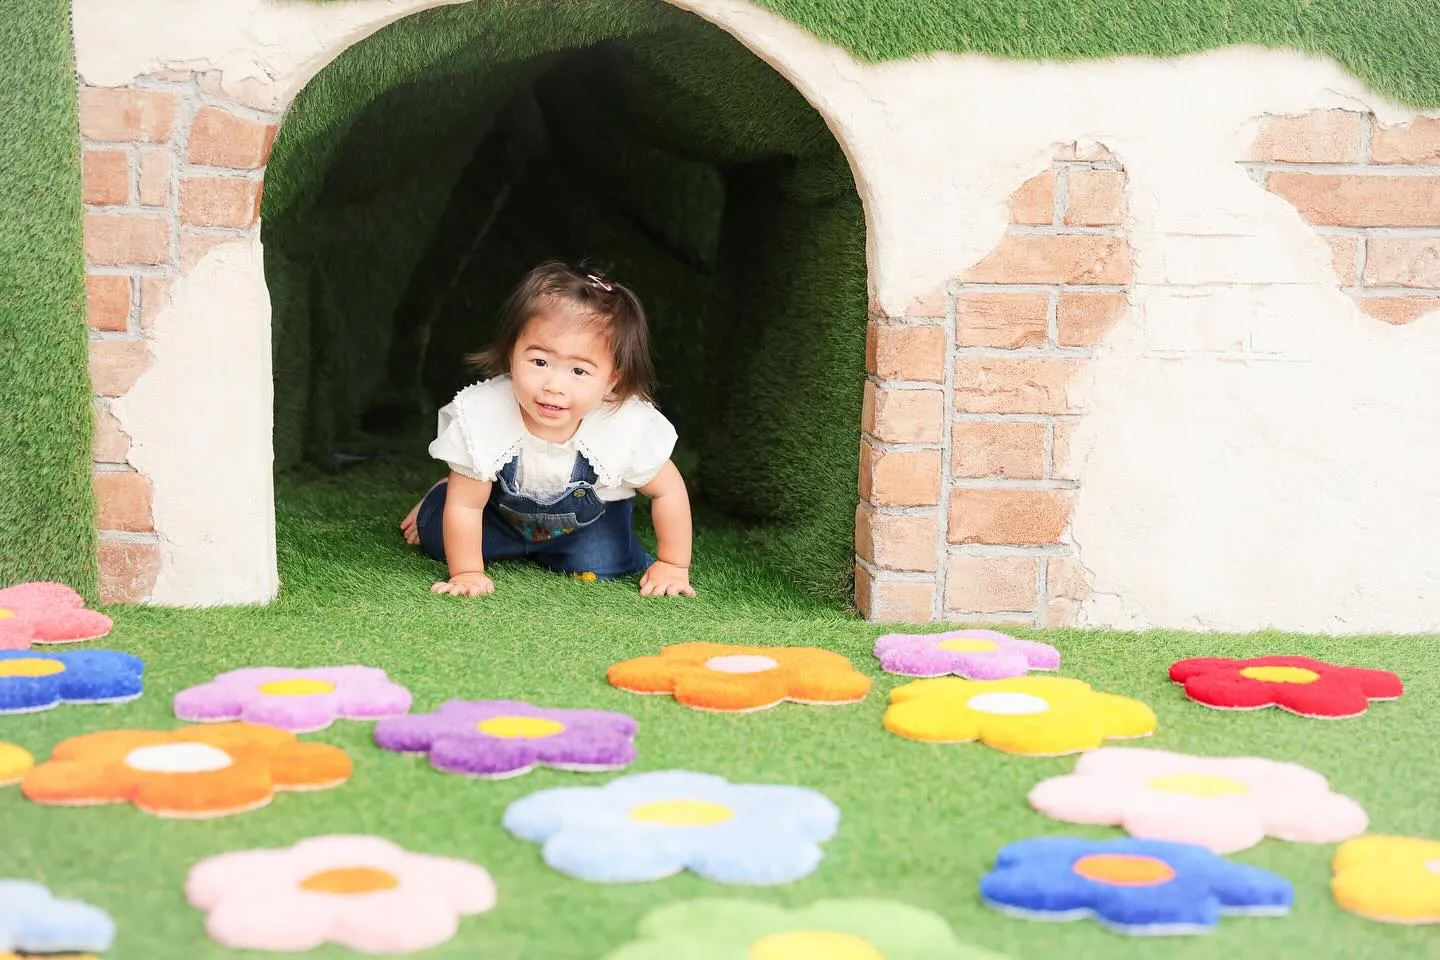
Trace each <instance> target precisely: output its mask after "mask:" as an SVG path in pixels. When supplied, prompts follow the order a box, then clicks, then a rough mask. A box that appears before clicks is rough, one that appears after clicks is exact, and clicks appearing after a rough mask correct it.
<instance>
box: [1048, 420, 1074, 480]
mask: <svg viewBox="0 0 1440 960" xmlns="http://www.w3.org/2000/svg"><path fill="white" fill-rule="evenodd" d="M1079 426H1080V424H1079V422H1078V421H1076V420H1056V421H1055V426H1054V431H1055V436H1054V439H1053V440H1052V442H1051V444H1050V459H1051V465H1050V475H1051V477H1053V478H1054V479H1056V480H1079V479H1080V465H1079V464H1078V463H1071V462H1070V445H1071V442H1072V441H1073V440H1074V439H1075V430H1076V429H1077V428H1078V427H1079Z"/></svg>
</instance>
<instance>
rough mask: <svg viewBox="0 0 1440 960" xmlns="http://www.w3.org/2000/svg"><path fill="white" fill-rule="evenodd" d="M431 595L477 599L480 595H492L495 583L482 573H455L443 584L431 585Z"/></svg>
mask: <svg viewBox="0 0 1440 960" xmlns="http://www.w3.org/2000/svg"><path fill="white" fill-rule="evenodd" d="M430 592H431V593H448V594H452V595H453V596H457V597H478V596H479V595H480V594H482V593H494V592H495V581H493V580H491V579H490V578H489V577H487V576H486V575H485V574H483V573H457V574H456V575H455V576H453V577H451V578H450V579H449V580H448V581H447V582H445V583H437V584H433V585H432V586H431V587H430Z"/></svg>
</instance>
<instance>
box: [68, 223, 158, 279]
mask: <svg viewBox="0 0 1440 960" xmlns="http://www.w3.org/2000/svg"><path fill="white" fill-rule="evenodd" d="M85 257H86V259H87V260H89V261H90V263H91V264H93V265H95V266H97V267H118V266H125V265H127V264H148V265H151V266H158V265H160V264H163V263H168V262H169V261H170V223H169V220H168V219H167V218H166V217H165V216H164V215H163V214H158V213H87V214H85Z"/></svg>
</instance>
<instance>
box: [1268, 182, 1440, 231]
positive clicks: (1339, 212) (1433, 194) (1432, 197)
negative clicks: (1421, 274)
mask: <svg viewBox="0 0 1440 960" xmlns="http://www.w3.org/2000/svg"><path fill="white" fill-rule="evenodd" d="M1266 185H1267V186H1268V187H1269V189H1270V192H1272V193H1274V194H1276V195H1277V196H1280V197H1283V198H1284V199H1285V200H1287V201H1289V202H1290V204H1291V205H1292V206H1294V207H1295V209H1296V211H1297V212H1299V214H1300V216H1302V217H1304V218H1305V220H1306V222H1308V223H1312V224H1315V225H1317V226H1326V227H1433V226H1440V177H1387V176H1380V175H1375V176H1371V175H1365V174H1358V175H1357V174H1328V173H1272V174H1270V177H1269V179H1268V180H1267V181H1266Z"/></svg>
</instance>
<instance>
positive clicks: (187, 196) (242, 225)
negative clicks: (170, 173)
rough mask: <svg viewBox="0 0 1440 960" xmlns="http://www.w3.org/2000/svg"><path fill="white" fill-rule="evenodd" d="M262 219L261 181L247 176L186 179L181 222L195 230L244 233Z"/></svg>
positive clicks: (184, 181)
mask: <svg viewBox="0 0 1440 960" xmlns="http://www.w3.org/2000/svg"><path fill="white" fill-rule="evenodd" d="M259 218H260V181H259V180H250V179H247V178H244V177H185V178H183V179H182V180H181V181H180V222H181V223H184V224H187V225H189V226H192V227H230V228H232V229H237V230H244V229H248V228H249V227H252V226H254V225H255V221H256V220H258V219H259Z"/></svg>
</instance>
